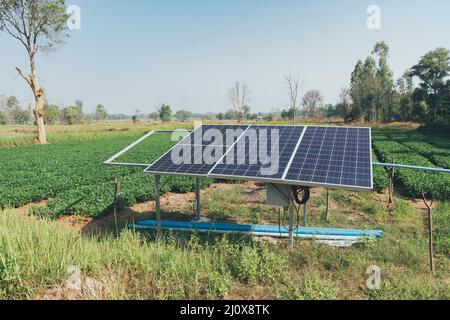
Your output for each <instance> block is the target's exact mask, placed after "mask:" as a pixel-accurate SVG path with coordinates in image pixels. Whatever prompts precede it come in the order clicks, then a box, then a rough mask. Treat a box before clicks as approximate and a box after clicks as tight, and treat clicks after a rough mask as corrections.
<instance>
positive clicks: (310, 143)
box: [146, 125, 373, 191]
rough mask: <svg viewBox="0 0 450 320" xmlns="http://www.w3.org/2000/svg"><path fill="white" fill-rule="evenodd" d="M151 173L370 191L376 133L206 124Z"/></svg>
mask: <svg viewBox="0 0 450 320" xmlns="http://www.w3.org/2000/svg"><path fill="white" fill-rule="evenodd" d="M146 172H148V173H153V174H158V175H180V176H186V175H187V176H196V177H211V178H224V179H230V180H256V181H262V182H270V183H283V184H292V185H301V186H322V187H331V188H332V187H342V188H347V189H352V190H361V191H362V190H370V189H372V188H373V178H372V176H373V175H372V146H371V131H370V129H369V128H349V127H319V126H307V127H304V126H268V125H261V126H260V125H250V126H245V125H244V126H239V125H203V126H201V127H199V128H198V129H196V130H195V131H194V132H193V133H191V134H190V135H189V136H187V137H186V138H185V139H183V140H182V141H181V142H180V143H179V144H177V145H176V146H175V147H174V148H173V149H171V150H170V151H169V152H168V153H166V154H165V155H164V156H163V157H161V158H160V159H159V160H157V161H156V162H155V163H154V164H152V165H151V166H150V167H148V168H147V169H146Z"/></svg>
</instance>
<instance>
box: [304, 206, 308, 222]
mask: <svg viewBox="0 0 450 320" xmlns="http://www.w3.org/2000/svg"><path fill="white" fill-rule="evenodd" d="M303 226H304V227H307V226H308V204H307V203H305V204H304V205H303Z"/></svg>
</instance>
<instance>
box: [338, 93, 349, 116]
mask: <svg viewBox="0 0 450 320" xmlns="http://www.w3.org/2000/svg"><path fill="white" fill-rule="evenodd" d="M339 102H340V103H342V107H343V109H344V113H345V116H347V115H348V114H349V113H350V105H351V104H352V98H351V96H350V91H349V90H348V89H347V88H341V93H340V95H339Z"/></svg>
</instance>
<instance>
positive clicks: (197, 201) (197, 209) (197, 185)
mask: <svg viewBox="0 0 450 320" xmlns="http://www.w3.org/2000/svg"><path fill="white" fill-rule="evenodd" d="M200 210H201V203H200V179H199V178H195V214H196V219H197V220H200Z"/></svg>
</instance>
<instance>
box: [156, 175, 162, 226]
mask: <svg viewBox="0 0 450 320" xmlns="http://www.w3.org/2000/svg"><path fill="white" fill-rule="evenodd" d="M160 192H161V176H155V212H156V222H157V224H158V225H159V224H161V198H160Z"/></svg>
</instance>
